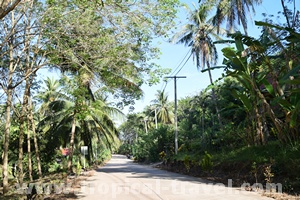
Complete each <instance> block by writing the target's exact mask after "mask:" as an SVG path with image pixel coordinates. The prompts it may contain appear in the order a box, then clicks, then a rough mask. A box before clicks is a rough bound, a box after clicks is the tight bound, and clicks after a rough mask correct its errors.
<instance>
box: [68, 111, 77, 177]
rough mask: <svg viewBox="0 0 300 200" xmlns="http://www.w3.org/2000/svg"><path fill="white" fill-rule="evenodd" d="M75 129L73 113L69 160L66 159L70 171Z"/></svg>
mask: <svg viewBox="0 0 300 200" xmlns="http://www.w3.org/2000/svg"><path fill="white" fill-rule="evenodd" d="M75 131H76V114H74V118H73V122H72V129H71V139H70V150H69V160H68V170H69V172H70V173H72V172H73V170H72V159H73V153H74V140H75Z"/></svg>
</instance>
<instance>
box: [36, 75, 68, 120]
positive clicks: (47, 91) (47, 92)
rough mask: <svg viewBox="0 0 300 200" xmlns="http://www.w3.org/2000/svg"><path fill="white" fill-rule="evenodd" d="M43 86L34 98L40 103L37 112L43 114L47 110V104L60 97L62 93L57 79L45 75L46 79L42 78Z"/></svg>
mask: <svg viewBox="0 0 300 200" xmlns="http://www.w3.org/2000/svg"><path fill="white" fill-rule="evenodd" d="M44 84H45V86H43V87H42V91H40V92H39V93H38V94H37V95H36V96H35V99H37V100H38V101H39V102H40V103H41V105H40V108H39V113H40V114H41V115H42V116H44V115H46V114H47V112H48V111H49V104H50V103H51V102H53V101H56V100H57V98H60V97H61V96H63V93H62V92H61V89H60V87H61V85H60V83H59V81H58V80H56V79H54V78H53V77H52V78H49V77H47V79H46V80H44Z"/></svg>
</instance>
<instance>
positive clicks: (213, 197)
mask: <svg viewBox="0 0 300 200" xmlns="http://www.w3.org/2000/svg"><path fill="white" fill-rule="evenodd" d="M77 197H78V199H81V200H87V199H88V200H96V199H97V200H107V199H118V200H119V199H120V200H134V199H138V200H146V199H147V200H179V199H180V200H194V199H195V200H196V199H197V200H199V199H207V200H217V199H220V200H226V199H228V200H235V199H236V200H255V199H266V200H267V199H270V198H267V197H262V196H261V195H260V194H258V193H256V192H247V191H244V190H243V189H241V188H231V187H225V186H224V185H223V184H220V183H219V184H218V183H212V182H209V181H206V180H203V179H200V178H195V177H190V176H186V175H181V174H177V173H172V172H167V171H164V170H159V169H156V168H153V167H151V166H148V165H139V164H136V163H133V162H132V160H130V159H127V158H126V157H125V156H123V155H113V156H112V159H111V160H110V161H109V162H108V163H107V164H106V165H105V166H103V167H101V168H99V169H98V170H96V172H95V174H94V175H93V176H91V177H89V178H88V179H87V180H86V181H83V182H82V183H81V190H80V191H79V193H78V194H77Z"/></svg>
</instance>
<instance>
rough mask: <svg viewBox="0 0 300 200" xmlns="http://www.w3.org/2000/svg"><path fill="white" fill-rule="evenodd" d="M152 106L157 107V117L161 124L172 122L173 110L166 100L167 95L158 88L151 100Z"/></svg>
mask: <svg viewBox="0 0 300 200" xmlns="http://www.w3.org/2000/svg"><path fill="white" fill-rule="evenodd" d="M152 102H153V106H154V108H155V109H157V119H158V120H159V121H160V122H161V123H163V124H172V123H173V112H172V108H171V106H170V103H169V101H168V95H167V94H166V93H165V91H164V90H163V91H161V90H158V91H157V93H156V99H155V100H153V101H152Z"/></svg>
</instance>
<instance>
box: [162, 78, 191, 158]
mask: <svg viewBox="0 0 300 200" xmlns="http://www.w3.org/2000/svg"><path fill="white" fill-rule="evenodd" d="M166 78H173V79H174V96H175V97H174V103H175V108H174V109H175V112H174V124H175V154H177V152H178V125H177V78H186V76H166Z"/></svg>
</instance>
